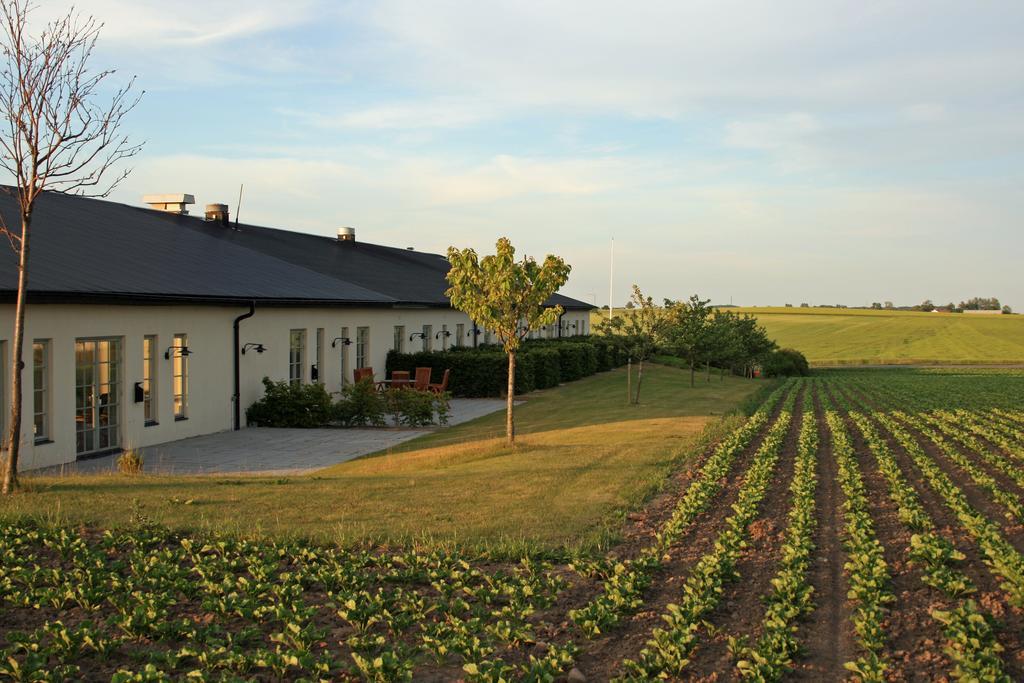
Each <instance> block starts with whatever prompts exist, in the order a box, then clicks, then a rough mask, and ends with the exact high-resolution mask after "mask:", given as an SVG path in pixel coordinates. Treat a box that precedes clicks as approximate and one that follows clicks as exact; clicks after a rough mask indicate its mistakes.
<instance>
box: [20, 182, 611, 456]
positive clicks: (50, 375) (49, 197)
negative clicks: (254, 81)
mask: <svg viewBox="0 0 1024 683" xmlns="http://www.w3.org/2000/svg"><path fill="white" fill-rule="evenodd" d="M147 201H150V202H151V204H152V205H154V206H157V207H158V208H157V209H152V208H139V207H133V206H128V205H125V204H117V203H114V202H108V201H101V200H95V199H82V198H76V197H69V196H64V195H56V194H46V195H44V196H42V197H41V198H40V199H39V201H38V204H37V209H36V213H35V217H34V221H33V227H32V250H31V261H30V275H29V299H28V300H29V305H28V309H27V316H26V328H25V356H24V358H25V364H26V367H25V371H24V372H25V375H24V383H23V385H24V404H23V405H24V411H25V413H24V429H23V435H24V436H23V445H22V451H21V452H22V456H21V461H20V462H21V467H22V469H33V468H37V467H44V466H48V465H54V464H59V463H65V462H70V461H72V460H75V459H76V458H82V457H90V456H96V455H99V454H104V453H110V452H112V451H116V450H119V449H121V448H125V447H140V446H149V445H153V444H159V443H163V442H166V441H171V440H175V439H181V438H184V437H190V436H197V435H200V434H209V433H212V432H217V431H222V430H229V429H232V428H235V429H237V428H242V427H244V426H245V408H246V407H247V406H249V405H251V404H252V403H253V402H254V401H256V400H257V399H258V398H259V397H260V396H261V395H262V392H263V387H262V383H261V380H262V378H263V377H264V376H266V377H270V378H271V379H275V380H283V379H290V380H292V381H298V382H311V381H320V382H323V383H324V385H325V386H326V388H327V389H328V390H329V391H332V392H333V391H339V390H340V389H341V387H342V383H343V382H346V381H349V382H350V381H351V380H352V374H353V370H354V369H355V368H357V367H372V368H373V369H374V371H375V373H376V376H377V377H378V378H383V375H384V364H385V358H386V356H387V352H388V351H389V350H391V349H393V348H398V349H400V350H403V351H411V350H419V349H424V348H426V349H435V350H443V349H447V348H449V347H450V346H453V345H472V344H474V343H475V342H476V341H479V343H484V341H485V334H486V333H485V332H482V331H480V333H479V335H474V328H473V325H472V323H471V322H470V320H469V319H468V318H467V317H466V315H465V314H463V313H461V312H459V311H456V310H453V309H452V308H451V306H450V305H449V302H448V300H447V298H446V297H445V296H444V292H445V290H446V289H447V283H446V281H445V273H446V272H447V269H448V262H447V260H446V259H445V258H444V257H443V256H440V255H437V254H426V253H421V252H416V251H412V250H407V249H397V248H392V247H384V246H379V245H374V244H368V243H365V242H362V241H357V240H356V239H355V234H354V231H352V230H351V229H350V228H342V229H340V230H339V231H338V239H334V238H329V237H321V236H316V235H309V234H304V233H297V232H290V231H287V230H278V229H272V228H264V227H257V226H251V225H245V224H242V225H238V226H236V225H235V224H234V223H232V222H230V221H229V220H228V217H227V207H225V206H223V205H210V206H209V207H208V209H209V211H208V212H207V215H206V217H205V218H202V217H194V216H188V215H184V214H180V213H176V212H175V211H177V210H183V209H184V207H185V205H186V204H188V203H191V202H192V198H191V196H190V195H170V196H168V195H161V196H159V197H147ZM0 211H2V213H3V216H4V218H5V219H6V220H7V222H8V225H17V224H18V222H17V221H18V218H17V216H18V212H17V204H16V199H15V198H14V196H13V195H12V194H11V193H2V192H0ZM16 289H17V259H16V257H15V255H14V253H13V252H12V251H10V250H7V256H6V257H3V256H0V295H2V296H3V297H4V303H3V304H0V373H2V374H0V401H2V403H0V420H2V422H3V424H2V425H0V426H3V427H6V422H7V419H8V413H9V405H7V404H8V402H9V400H10V399H9V396H10V378H9V376H8V375H9V373H10V355H9V354H10V353H11V350H10V349H11V346H10V338H11V334H12V333H13V329H14V323H13V320H14V306H13V300H14V297H15V293H16ZM550 303H551V304H552V305H554V304H561V305H562V306H563V307H564V308H565V314H564V315H563V316H562V322H561V325H560V326H557V327H556V326H553V327H552V329H550V330H545V331H541V332H540V335H541V336H551V337H555V336H563V335H569V334H588V333H589V311H590V309H591V308H592V306H590V305H589V304H586V303H584V302H581V301H577V300H575V299H570V298H568V297H565V296H562V295H556V296H555V297H553V298H552V299H551V301H550ZM487 336H489V335H487ZM4 433H5V434H6V429H5V431H4ZM340 438H344V435H343V434H341V435H340Z"/></svg>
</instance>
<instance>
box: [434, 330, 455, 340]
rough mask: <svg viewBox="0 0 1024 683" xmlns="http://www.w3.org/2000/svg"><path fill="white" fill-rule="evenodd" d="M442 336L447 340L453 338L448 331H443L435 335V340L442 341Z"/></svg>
mask: <svg viewBox="0 0 1024 683" xmlns="http://www.w3.org/2000/svg"><path fill="white" fill-rule="evenodd" d="M442 336H443V337H444V338H446V339H447V338H448V337H450V336H452V333H451V332H449V331H448V330H441V331H440V332H438V333H437V334H435V335H434V339H440V338H441V337H442Z"/></svg>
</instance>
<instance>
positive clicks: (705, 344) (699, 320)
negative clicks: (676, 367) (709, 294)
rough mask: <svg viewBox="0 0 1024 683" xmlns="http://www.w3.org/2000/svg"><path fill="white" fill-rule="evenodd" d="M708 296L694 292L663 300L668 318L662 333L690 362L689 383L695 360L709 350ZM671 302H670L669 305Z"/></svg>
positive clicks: (702, 356)
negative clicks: (671, 299)
mask: <svg viewBox="0 0 1024 683" xmlns="http://www.w3.org/2000/svg"><path fill="white" fill-rule="evenodd" d="M710 301H711V300H710V299H701V298H700V297H699V296H698V295H696V294H694V295H693V296H691V297H690V298H689V300H687V301H677V302H674V303H672V302H666V308H668V322H667V323H666V330H665V334H666V337H667V341H668V345H669V346H670V347H671V348H673V349H674V350H675V352H676V354H677V355H679V356H680V357H682V358H685V359H686V360H687V361H688V362H689V364H690V386H691V387H692V386H694V379H695V374H696V369H695V368H696V366H697V363H698V362H699V361H701V360H703V359H704V357H705V356H706V355H707V354H708V352H709V350H710V344H709V341H710V340H709V337H708V329H709V317H710V315H711V309H710V308H708V303H709V302H710ZM670 303H671V305H669V304H670Z"/></svg>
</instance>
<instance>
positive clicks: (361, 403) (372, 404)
mask: <svg viewBox="0 0 1024 683" xmlns="http://www.w3.org/2000/svg"><path fill="white" fill-rule="evenodd" d="M386 412H387V406H386V405H385V402H384V397H383V396H382V395H381V394H380V392H378V391H377V386H376V385H375V384H374V382H373V380H371V379H364V380H363V381H361V382H356V383H354V384H347V385H345V388H344V389H342V390H341V400H340V401H338V402H337V403H336V404H335V405H334V409H333V411H332V413H333V414H332V416H331V417H332V418H333V421H335V422H338V423H340V424H341V425H343V426H345V427H365V426H367V425H370V426H373V427H383V426H384V425H386V424H387V420H385V419H384V415H385V414H386Z"/></svg>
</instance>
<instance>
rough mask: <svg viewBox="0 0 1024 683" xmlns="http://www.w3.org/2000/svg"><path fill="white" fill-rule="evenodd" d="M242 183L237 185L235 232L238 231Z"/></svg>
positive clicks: (243, 185)
mask: <svg viewBox="0 0 1024 683" xmlns="http://www.w3.org/2000/svg"><path fill="white" fill-rule="evenodd" d="M243 187H245V184H244V183H239V184H238V206H236V207H235V230H238V214H240V213H242V188H243Z"/></svg>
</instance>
